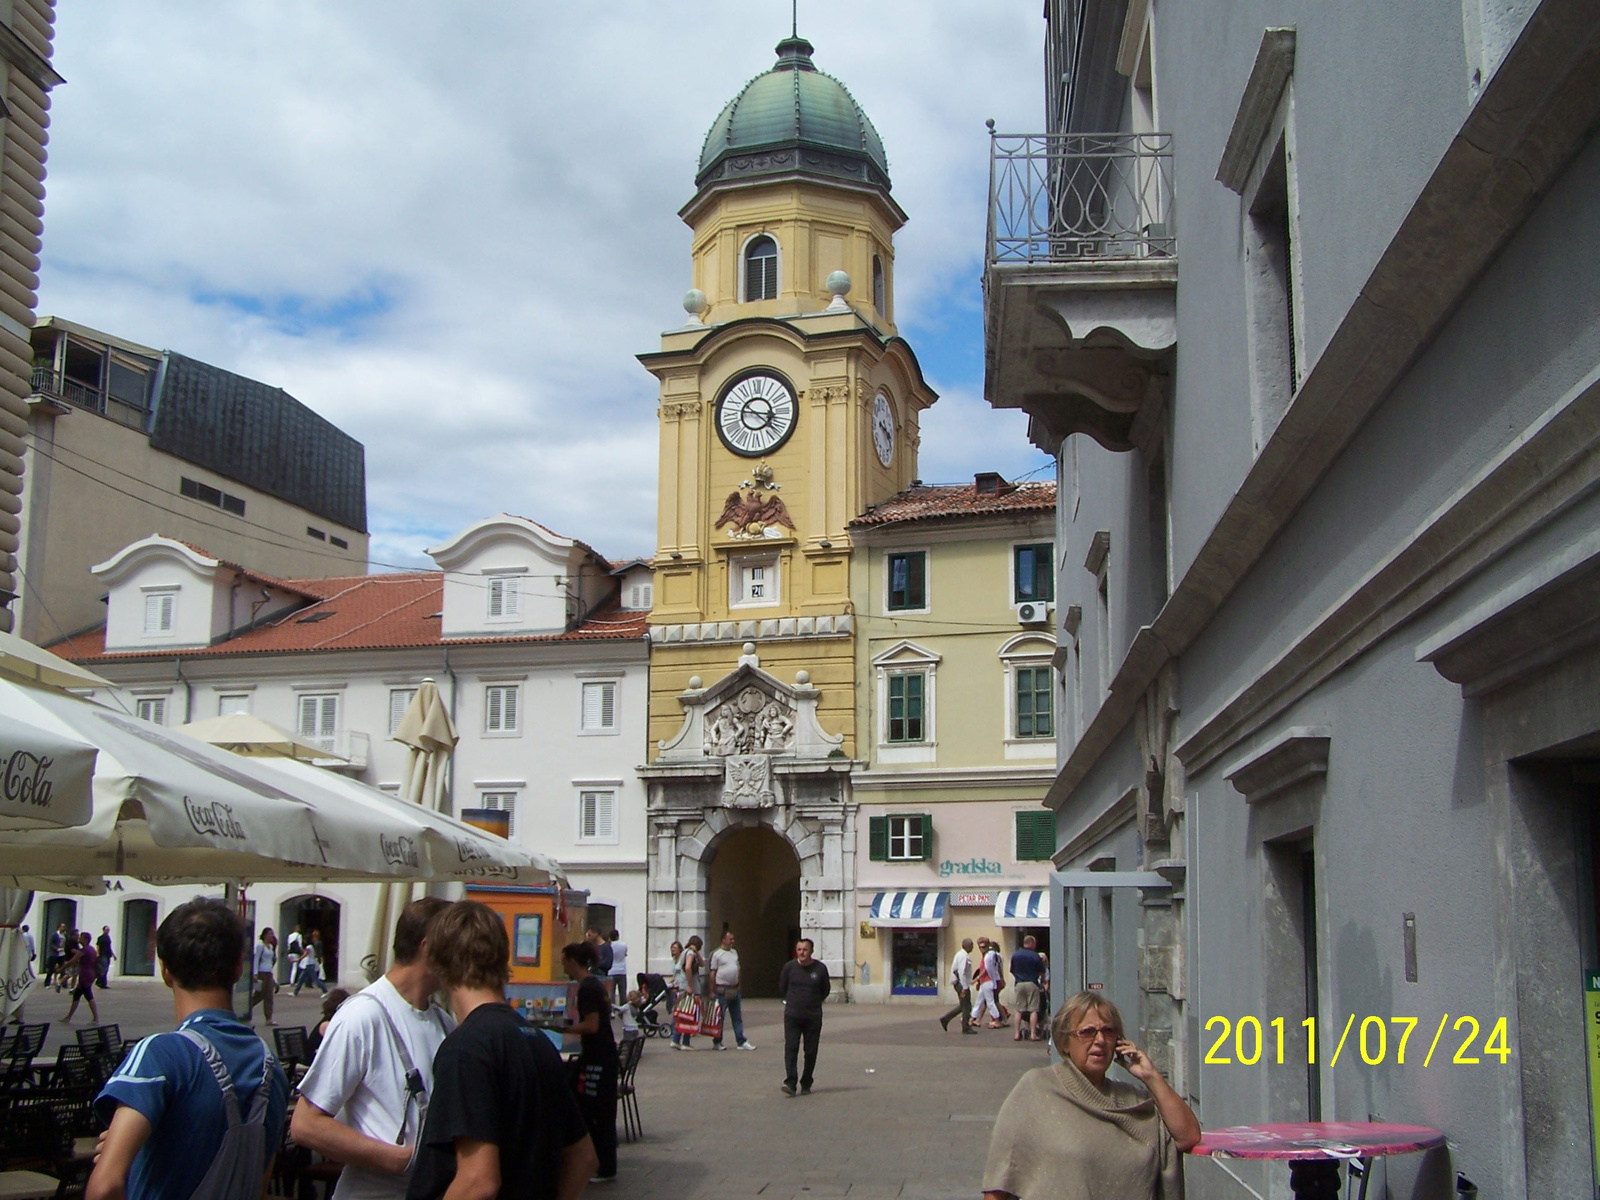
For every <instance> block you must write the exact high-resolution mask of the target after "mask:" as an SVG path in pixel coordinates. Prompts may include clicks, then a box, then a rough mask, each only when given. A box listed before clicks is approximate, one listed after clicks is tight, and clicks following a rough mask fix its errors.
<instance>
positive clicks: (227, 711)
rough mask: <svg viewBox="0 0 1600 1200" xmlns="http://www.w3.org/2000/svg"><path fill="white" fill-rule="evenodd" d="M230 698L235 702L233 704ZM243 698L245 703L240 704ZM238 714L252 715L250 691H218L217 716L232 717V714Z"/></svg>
mask: <svg viewBox="0 0 1600 1200" xmlns="http://www.w3.org/2000/svg"><path fill="white" fill-rule="evenodd" d="M230 700H231V701H233V702H234V703H233V704H232V705H231V706H230V705H229V703H228V702H229V701H230ZM241 700H242V701H243V702H244V703H243V705H240V704H239V701H241ZM236 714H237V715H241V716H249V715H250V693H249V692H219V693H217V716H219V717H231V716H234V715H236Z"/></svg>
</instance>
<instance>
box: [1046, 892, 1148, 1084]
mask: <svg viewBox="0 0 1600 1200" xmlns="http://www.w3.org/2000/svg"><path fill="white" fill-rule="evenodd" d="M1090 888H1144V889H1149V890H1152V891H1153V890H1156V889H1163V890H1164V891H1165V892H1170V891H1171V890H1172V883H1171V881H1170V880H1168V879H1167V878H1166V877H1165V876H1163V875H1158V874H1156V872H1154V871H1052V872H1050V944H1051V945H1052V946H1054V947H1056V948H1057V949H1058V951H1059V954H1058V955H1056V956H1052V958H1051V959H1050V1011H1051V1012H1060V1011H1061V1006H1062V1004H1063V1003H1065V1001H1066V999H1067V997H1069V996H1071V995H1072V994H1073V993H1074V992H1077V991H1079V990H1081V989H1083V988H1084V987H1087V986H1088V982H1089V940H1090V938H1089V930H1088V915H1087V903H1088V902H1087V893H1088V891H1089V889H1090ZM1050 1053H1051V1055H1052V1056H1053V1055H1054V1054H1055V1047H1054V1045H1052V1046H1051V1048H1050Z"/></svg>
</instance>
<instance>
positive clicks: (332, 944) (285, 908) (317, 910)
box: [277, 896, 341, 987]
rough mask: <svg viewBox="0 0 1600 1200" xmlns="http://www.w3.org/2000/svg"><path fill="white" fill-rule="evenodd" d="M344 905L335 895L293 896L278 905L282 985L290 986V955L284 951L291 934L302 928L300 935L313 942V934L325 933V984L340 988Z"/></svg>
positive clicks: (279, 960) (323, 950)
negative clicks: (340, 929)
mask: <svg viewBox="0 0 1600 1200" xmlns="http://www.w3.org/2000/svg"><path fill="white" fill-rule="evenodd" d="M340 915H341V906H340V904H339V902H338V901H337V900H335V899H333V898H332V897H331V896H290V897H289V898H288V899H287V900H285V901H283V903H281V904H279V905H278V929H277V934H278V947H279V951H280V953H279V955H278V982H280V983H290V982H292V980H291V978H290V974H289V973H290V971H291V970H292V969H293V968H292V967H291V965H290V963H289V956H288V955H287V954H284V953H282V949H283V948H284V947H286V946H287V945H288V944H289V932H290V931H291V930H292V929H293V928H294V927H295V926H296V925H298V926H300V934H301V936H302V937H303V938H304V939H305V940H306V941H307V942H310V941H311V931H312V930H313V929H315V930H317V931H318V932H319V933H321V934H322V982H324V983H326V984H327V985H328V986H329V987H337V986H338V985H339V917H340Z"/></svg>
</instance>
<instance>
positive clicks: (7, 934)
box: [0, 888, 35, 1022]
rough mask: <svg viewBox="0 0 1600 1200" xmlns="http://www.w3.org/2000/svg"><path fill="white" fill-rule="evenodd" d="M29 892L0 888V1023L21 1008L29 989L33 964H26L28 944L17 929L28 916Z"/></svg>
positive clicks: (30, 898) (30, 987) (31, 984)
mask: <svg viewBox="0 0 1600 1200" xmlns="http://www.w3.org/2000/svg"><path fill="white" fill-rule="evenodd" d="M32 903H33V893H32V892H29V891H23V890H20V889H17V888H0V987H3V988H4V990H3V991H0V1022H5V1021H9V1020H10V1019H11V1014H12V1013H14V1012H16V1011H17V1009H19V1008H21V1007H22V1002H23V1001H24V1000H26V999H27V998H28V992H29V991H30V990H31V989H32V988H33V981H34V978H35V977H34V973H33V963H31V962H29V961H28V944H27V943H26V942H24V941H23V940H22V930H21V929H19V928H18V927H17V926H18V924H19V923H20V922H21V921H22V919H23V918H24V917H26V916H27V915H28V906H29V905H30V904H32Z"/></svg>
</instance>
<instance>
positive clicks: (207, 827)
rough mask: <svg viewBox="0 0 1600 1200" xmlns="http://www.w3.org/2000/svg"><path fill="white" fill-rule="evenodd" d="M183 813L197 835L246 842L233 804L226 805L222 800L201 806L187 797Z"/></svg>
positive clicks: (242, 827) (184, 801) (184, 799)
mask: <svg viewBox="0 0 1600 1200" xmlns="http://www.w3.org/2000/svg"><path fill="white" fill-rule="evenodd" d="M183 811H184V813H185V815H187V816H188V818H189V824H190V825H191V826H193V827H194V831H195V832H196V833H203V834H207V835H209V836H211V837H224V838H232V839H233V840H235V841H239V842H242V841H244V840H245V833H244V826H243V825H241V824H239V822H238V820H237V818H235V817H234V815H233V805H231V804H224V803H223V802H222V801H221V800H213V801H212V802H211V803H210V804H199V803H196V802H195V801H194V800H191V799H190V798H189V797H188V796H185V797H184V798H183Z"/></svg>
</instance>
